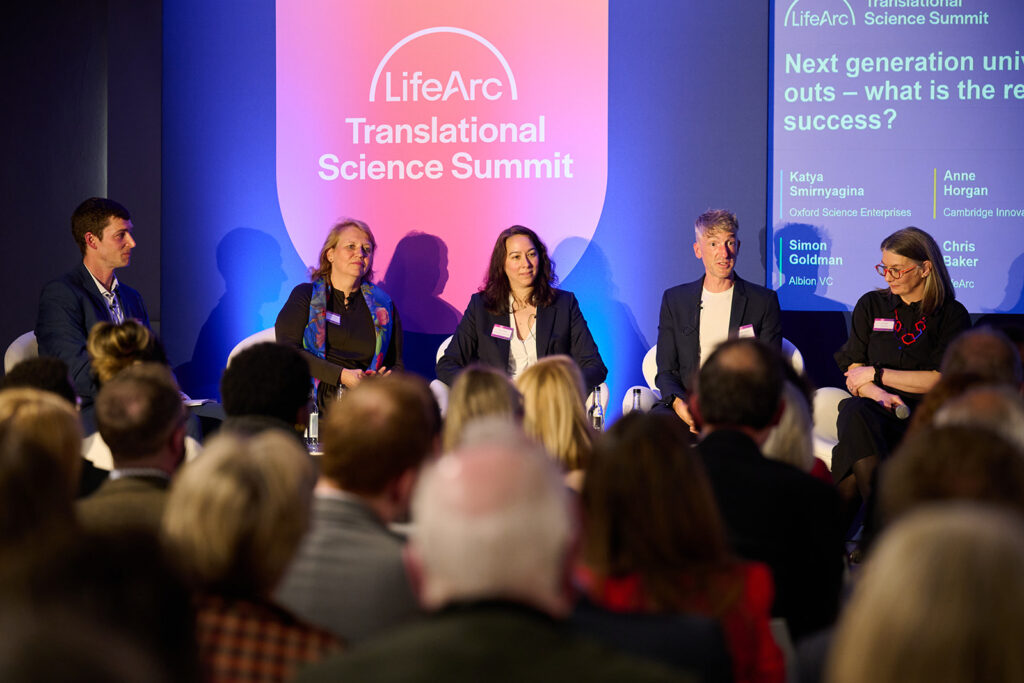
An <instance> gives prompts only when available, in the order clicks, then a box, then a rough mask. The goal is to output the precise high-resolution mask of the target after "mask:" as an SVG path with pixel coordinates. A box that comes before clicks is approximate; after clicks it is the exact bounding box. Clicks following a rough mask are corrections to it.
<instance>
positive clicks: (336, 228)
mask: <svg viewBox="0 0 1024 683" xmlns="http://www.w3.org/2000/svg"><path fill="white" fill-rule="evenodd" d="M345 228H359V229H360V230H362V231H363V232H364V233H365V234H366V237H367V238H369V240H370V246H371V247H372V248H373V252H376V251H377V240H376V238H374V236H373V232H372V231H371V230H370V226H369V225H367V224H366V223H364V222H363V221H359V220H356V219H355V218H343V219H342V220H340V221H338V222H337V223H335V224H334V225H333V226H331V229H330V230H329V231H328V232H327V239H325V240H324V245H323V246H322V247H320V257H319V258H318V259H317V265H316V266H314V267H312V268H310V269H309V279H310V280H312V281H313V282H316V281H317V280H319V279H321V278H327V281H328V282H330V279H331V262H330V260H328V258H327V252H329V251H331V250H332V249H334V248H335V247H336V246H338V240H339V239H340V237H341V232H342V230H344V229H345ZM373 252H371V253H370V267H369V268H367V269H366V274H365V275H363V279H362V281H361V282H360V283H359V284H360V285H361V284H363V282H373Z"/></svg>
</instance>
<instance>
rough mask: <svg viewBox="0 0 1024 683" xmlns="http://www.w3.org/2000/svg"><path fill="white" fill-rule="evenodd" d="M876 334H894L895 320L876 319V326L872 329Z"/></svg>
mask: <svg viewBox="0 0 1024 683" xmlns="http://www.w3.org/2000/svg"><path fill="white" fill-rule="evenodd" d="M871 329H872V330H874V331H875V332H892V331H893V330H895V329H896V320H895V319H894V318H875V326H874V327H873V328H871Z"/></svg>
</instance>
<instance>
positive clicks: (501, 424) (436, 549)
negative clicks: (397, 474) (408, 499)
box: [411, 419, 572, 616]
mask: <svg viewBox="0 0 1024 683" xmlns="http://www.w3.org/2000/svg"><path fill="white" fill-rule="evenodd" d="M413 518H414V519H415V520H416V526H415V528H414V530H413V538H412V545H411V554H412V557H413V560H414V563H415V564H417V566H418V569H419V570H420V572H421V573H422V579H423V582H422V591H421V599H422V601H423V603H424V605H425V606H426V607H427V608H430V609H434V608H438V607H441V606H443V605H445V604H447V603H452V602H459V601H472V600H482V599H506V600H512V601H516V602H522V603H525V604H528V605H531V606H533V607H535V608H537V609H541V610H543V611H546V612H548V613H550V614H552V615H554V616H564V615H565V614H566V613H567V611H568V608H569V599H568V591H567V589H566V585H567V576H568V574H567V572H568V567H569V564H568V563H569V557H568V556H569V548H570V545H571V542H572V524H571V522H570V518H569V507H568V497H567V493H566V489H565V486H564V485H563V484H562V482H561V480H560V478H559V476H558V473H557V471H556V468H555V466H554V463H553V462H551V459H550V457H549V456H548V455H547V453H545V452H544V449H543V448H541V447H540V445H539V444H537V443H536V442H534V441H533V440H532V439H530V438H529V437H527V436H526V435H525V434H523V432H522V431H521V430H520V429H519V428H518V427H516V426H515V425H513V424H510V423H509V422H507V421H505V420H500V419H483V420H478V421H476V422H474V423H473V424H472V425H470V426H469V427H468V428H467V430H466V433H465V437H464V439H463V443H462V445H461V446H460V447H459V448H458V449H456V450H455V451H453V452H452V453H449V454H446V455H444V456H442V457H441V458H440V459H439V460H437V461H435V462H433V463H432V464H431V465H430V466H429V467H427V468H426V469H425V470H424V472H423V476H422V477H421V478H420V482H419V485H418V487H417V489H416V493H415V496H414V499H413Z"/></svg>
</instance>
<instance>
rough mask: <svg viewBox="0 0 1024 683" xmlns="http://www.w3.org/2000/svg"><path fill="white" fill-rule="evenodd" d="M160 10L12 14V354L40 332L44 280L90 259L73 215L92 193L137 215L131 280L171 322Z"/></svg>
mask: <svg viewBox="0 0 1024 683" xmlns="http://www.w3.org/2000/svg"><path fill="white" fill-rule="evenodd" d="M161 5H162V3H161V2H160V1H159V0H133V1H128V0H108V1H105V2H104V1H100V0H66V1H64V2H58V1H52V0H40V1H39V2H32V3H17V4H15V5H13V6H9V7H8V8H7V9H6V10H5V12H4V19H3V21H2V22H0V26H2V28H0V31H2V37H0V55H2V57H0V64H2V66H3V68H2V69H0V79H2V84H3V85H2V92H4V93H5V97H4V106H3V107H0V131H2V133H0V135H2V141H3V142H2V143H0V144H2V156H0V158H2V159H3V165H2V169H0V174H2V175H0V188H2V192H3V197H4V202H3V205H4V207H5V211H4V212H3V219H2V220H3V260H4V267H3V268H0V291H3V292H4V294H3V302H4V303H3V313H2V314H0V345H2V348H4V349H6V347H7V344H9V343H10V342H11V341H13V340H14V338H15V337H17V336H18V335H20V334H21V333H23V332H27V331H28V330H30V329H32V328H33V327H34V326H35V319H36V305H37V301H38V297H39V291H40V289H41V288H42V286H43V284H45V283H46V282H47V281H48V280H50V279H52V278H54V277H56V276H57V275H59V274H61V273H63V272H65V271H67V270H69V269H70V268H71V267H72V266H73V265H74V264H75V263H76V262H77V261H79V260H81V256H80V255H79V252H78V247H77V246H76V245H75V243H74V241H73V240H72V238H71V230H70V217H71V212H72V211H74V209H75V207H76V206H77V205H78V203H79V202H81V201H82V200H83V199H85V198H86V197H90V196H110V197H113V198H115V199H117V200H118V201H120V202H121V203H123V204H124V205H125V206H127V207H128V209H129V211H131V213H132V219H133V223H134V224H135V228H136V237H137V240H138V244H139V246H138V247H137V248H136V249H135V251H134V252H133V259H132V265H131V267H130V268H128V269H126V270H125V271H124V273H123V277H124V279H125V281H126V282H130V283H131V284H132V286H134V287H136V288H137V289H139V290H140V291H141V292H142V295H143V296H144V297H145V299H146V303H147V305H148V307H149V314H150V318H151V319H153V320H154V321H159V320H160V318H161V311H160V263H161V261H160V125H161V117H160V102H161V94H160V88H161V84H160V81H161V62H162V58H161V45H162V36H161V31H162V29H161V11H162V10H161Z"/></svg>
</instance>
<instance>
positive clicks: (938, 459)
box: [880, 426, 1024, 522]
mask: <svg viewBox="0 0 1024 683" xmlns="http://www.w3.org/2000/svg"><path fill="white" fill-rule="evenodd" d="M880 488H881V490H880V504H881V511H882V513H883V515H882V516H883V519H884V520H886V522H889V521H893V520H895V519H898V518H899V517H901V516H902V515H904V514H906V513H907V512H909V511H911V510H913V509H914V508H916V507H919V506H920V505H922V504H925V503H929V502H938V501H946V500H971V501H977V502H982V503H988V504H992V505H1000V506H1004V507H1007V508H1010V509H1012V510H1014V511H1016V512H1017V513H1018V514H1020V515H1021V519H1022V520H1024V450H1022V449H1021V448H1020V447H1018V446H1016V445H1015V444H1013V443H1011V442H1009V441H1007V440H1006V439H1004V438H1003V437H1001V436H999V435H998V434H996V433H994V432H991V431H989V430H987V429H982V428H977V427H968V426H949V427H934V428H931V429H925V430H922V431H920V432H918V433H915V434H910V435H908V436H907V438H906V439H905V440H904V441H903V443H902V444H901V445H900V447H899V449H898V450H897V451H896V453H895V454H894V456H893V458H892V459H891V461H890V462H888V463H886V465H885V466H884V467H883V469H882V476H881V479H880Z"/></svg>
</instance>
